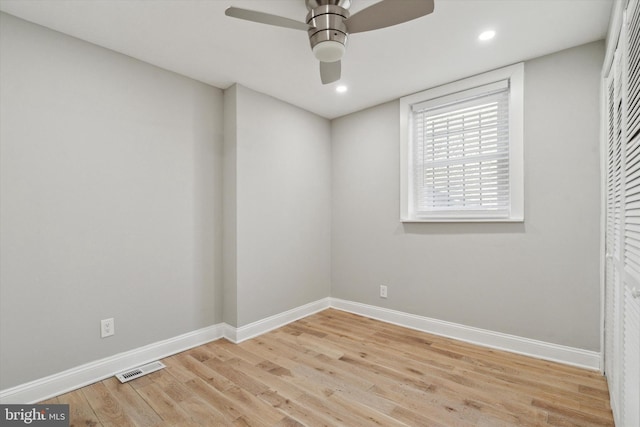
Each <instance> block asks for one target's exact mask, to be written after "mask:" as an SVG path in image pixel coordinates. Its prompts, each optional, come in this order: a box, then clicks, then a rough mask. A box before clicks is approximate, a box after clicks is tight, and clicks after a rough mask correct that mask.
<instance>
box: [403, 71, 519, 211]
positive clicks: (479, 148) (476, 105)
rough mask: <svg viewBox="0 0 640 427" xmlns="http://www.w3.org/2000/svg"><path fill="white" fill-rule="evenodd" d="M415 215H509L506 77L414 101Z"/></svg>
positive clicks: (507, 85)
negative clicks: (475, 86) (479, 85)
mask: <svg viewBox="0 0 640 427" xmlns="http://www.w3.org/2000/svg"><path fill="white" fill-rule="evenodd" d="M412 158H413V173H414V176H413V182H414V187H413V191H414V194H413V200H414V206H415V212H416V216H417V217H423V218H437V217H456V216H457V217H465V216H473V217H483V216H487V217H491V218H500V217H505V218H506V217H508V216H509V213H510V187H509V82H508V80H505V81H501V82H497V83H493V84H490V85H486V86H483V87H481V88H474V89H473V90H470V91H465V92H463V93H459V94H455V95H454V96H451V97H448V98H446V99H438V100H435V101H429V102H425V103H421V104H417V105H414V106H413V155H412Z"/></svg>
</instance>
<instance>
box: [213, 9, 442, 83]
mask: <svg viewBox="0 0 640 427" xmlns="http://www.w3.org/2000/svg"><path fill="white" fill-rule="evenodd" d="M305 4H306V6H307V10H309V13H308V14H307V18H306V20H305V22H300V21H296V20H294V19H289V18H285V17H282V16H277V15H271V14H269V13H264V12H258V11H255V10H249V9H241V8H237V7H229V8H228V9H227V10H226V11H225V15H227V16H230V17H233V18H239V19H244V20H247V21H253V22H259V23H261V24H268V25H275V26H277V27H284V28H292V29H294V30H302V31H306V32H307V33H308V34H309V42H310V43H311V49H312V50H313V54H314V55H315V57H316V58H317V59H318V60H319V61H320V78H321V80H322V84H328V83H333V82H335V81H337V80H340V72H341V64H340V60H341V59H342V56H343V55H344V52H345V45H346V43H347V37H348V36H349V34H354V33H362V32H365V31H371V30H377V29H380V28H385V27H390V26H392V25H397V24H402V23H403V22H407V21H411V20H413V19H416V18H420V17H421V16H424V15H428V14H430V13H431V12H433V0H382V1H379V2H378V3H375V4H373V5H371V6H369V7H367V8H365V9H363V10H361V11H359V12H357V13H355V14H354V15H353V16H350V14H349V10H348V9H349V7H350V6H351V0H305Z"/></svg>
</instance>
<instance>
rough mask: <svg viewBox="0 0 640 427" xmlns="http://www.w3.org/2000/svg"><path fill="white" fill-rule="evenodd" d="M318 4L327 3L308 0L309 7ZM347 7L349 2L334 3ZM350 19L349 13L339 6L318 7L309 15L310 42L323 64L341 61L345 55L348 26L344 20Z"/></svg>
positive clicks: (326, 5) (325, 5)
mask: <svg viewBox="0 0 640 427" xmlns="http://www.w3.org/2000/svg"><path fill="white" fill-rule="evenodd" d="M317 3H326V1H325V2H323V1H318V0H307V7H309V6H311V5H314V6H315V5H316V4H317ZM329 3H340V4H344V5H345V6H347V7H348V6H349V5H348V3H349V2H348V1H346V2H345V1H344V0H343V1H333V2H329ZM348 17H349V11H348V10H347V9H345V8H344V7H342V6H339V5H337V4H324V5H318V6H316V7H314V8H313V9H311V10H310V11H309V13H308V14H307V24H309V25H311V26H312V28H310V29H309V31H308V33H309V42H310V43H311V49H312V50H313V53H314V55H315V56H316V58H318V60H320V61H321V62H335V61H339V60H340V59H341V58H342V56H343V55H344V51H345V45H346V43H347V35H348V34H347V26H346V25H345V23H344V20H345V19H347V18H348Z"/></svg>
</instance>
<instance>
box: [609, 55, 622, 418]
mask: <svg viewBox="0 0 640 427" xmlns="http://www.w3.org/2000/svg"><path fill="white" fill-rule="evenodd" d="M620 56H621V53H620V51H617V52H616V54H615V56H614V62H613V66H612V67H611V71H610V73H609V76H608V78H607V81H606V84H607V86H606V87H607V93H606V95H607V96H606V102H607V175H606V176H607V189H606V190H607V197H606V203H607V206H606V240H605V246H606V255H607V259H606V264H605V268H606V274H605V299H606V301H605V307H606V309H605V373H606V374H607V379H608V382H609V392H610V393H611V398H612V402H613V403H614V405H615V402H619V401H620V396H621V394H622V378H621V377H622V371H621V369H619V367H620V366H621V359H622V351H621V348H622V333H621V332H622V327H621V324H622V315H621V311H622V310H621V298H620V295H621V292H620V289H621V287H622V285H621V283H622V276H623V270H624V265H623V262H622V259H623V257H622V232H621V230H622V220H623V216H622V207H623V204H622V199H623V197H622V196H623V179H622V175H623V150H622V128H621V124H622V72H621V58H620ZM614 411H616V408H615V407H614Z"/></svg>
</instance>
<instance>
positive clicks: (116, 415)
mask: <svg viewBox="0 0 640 427" xmlns="http://www.w3.org/2000/svg"><path fill="white" fill-rule="evenodd" d="M82 393H83V394H84V395H85V397H86V398H87V401H88V402H89V404H90V405H91V407H92V408H93V411H94V412H95V414H96V416H97V417H98V419H99V420H100V422H101V423H102V425H103V426H105V427H112V426H113V427H135V426H136V423H135V422H134V421H133V419H132V418H131V415H130V414H127V413H126V412H125V411H124V410H123V408H122V406H120V404H119V403H118V399H117V398H115V397H114V396H113V395H112V394H111V392H110V391H109V389H108V388H107V387H106V386H105V385H104V384H103V383H102V382H99V383H95V384H92V385H90V386H88V387H85V388H83V389H82Z"/></svg>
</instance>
